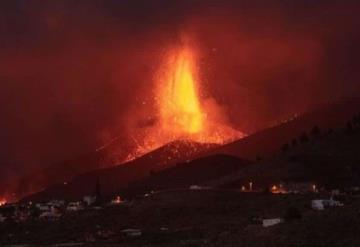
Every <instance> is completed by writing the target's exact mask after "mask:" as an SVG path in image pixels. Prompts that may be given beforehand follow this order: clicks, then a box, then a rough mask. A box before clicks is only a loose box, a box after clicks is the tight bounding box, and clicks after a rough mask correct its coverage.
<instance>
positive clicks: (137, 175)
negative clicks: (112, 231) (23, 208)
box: [24, 141, 214, 200]
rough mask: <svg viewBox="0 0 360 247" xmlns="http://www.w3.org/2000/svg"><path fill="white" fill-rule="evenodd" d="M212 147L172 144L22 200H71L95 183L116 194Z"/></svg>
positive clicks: (89, 192) (92, 188)
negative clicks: (133, 183) (98, 181)
mask: <svg viewBox="0 0 360 247" xmlns="http://www.w3.org/2000/svg"><path fill="white" fill-rule="evenodd" d="M210 148H214V144H200V143H196V142H189V141H176V142H172V143H169V144H167V145H165V146H163V147H161V148H159V149H156V150H154V151H153V152H150V153H148V154H146V155H144V156H142V157H140V158H138V159H135V160H132V161H130V162H127V163H124V164H121V165H118V166H115V167H111V168H104V169H98V170H94V171H90V172H87V173H84V174H81V175H78V176H76V177H74V178H73V179H72V180H70V181H67V182H66V183H63V182H62V183H58V184H55V185H53V186H50V187H48V188H46V189H45V190H43V191H41V192H39V193H35V194H33V195H30V196H29V197H26V198H25V199H24V200H45V199H49V198H66V199H75V198H80V197H82V196H83V195H89V194H93V193H94V190H95V184H96V182H97V180H98V179H99V180H100V184H101V189H102V191H103V192H104V194H105V195H109V194H110V195H111V194H113V193H116V192H118V191H119V190H120V189H121V188H124V187H125V186H127V185H129V184H130V183H132V182H134V181H137V180H140V179H143V178H145V177H147V176H149V175H150V174H151V173H154V172H158V171H160V170H163V169H165V168H168V167H171V166H173V165H175V164H176V163H179V162H185V161H189V160H190V159H192V158H193V157H194V156H195V155H198V154H199V153H201V152H204V151H205V150H208V149H210Z"/></svg>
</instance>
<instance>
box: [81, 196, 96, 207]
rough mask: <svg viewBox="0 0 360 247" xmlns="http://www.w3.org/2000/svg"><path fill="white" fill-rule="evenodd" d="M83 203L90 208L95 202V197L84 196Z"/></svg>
mask: <svg viewBox="0 0 360 247" xmlns="http://www.w3.org/2000/svg"><path fill="white" fill-rule="evenodd" d="M83 201H84V202H85V203H86V205H87V206H91V205H92V204H94V203H95V202H96V196H84V198H83Z"/></svg>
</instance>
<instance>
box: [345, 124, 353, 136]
mask: <svg viewBox="0 0 360 247" xmlns="http://www.w3.org/2000/svg"><path fill="white" fill-rule="evenodd" d="M346 131H347V132H348V133H350V132H352V131H353V124H352V123H351V122H347V124H346Z"/></svg>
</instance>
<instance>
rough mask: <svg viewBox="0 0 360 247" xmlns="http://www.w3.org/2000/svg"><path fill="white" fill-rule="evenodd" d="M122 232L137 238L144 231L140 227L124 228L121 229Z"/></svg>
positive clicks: (126, 235)
mask: <svg viewBox="0 0 360 247" xmlns="http://www.w3.org/2000/svg"><path fill="white" fill-rule="evenodd" d="M121 234H122V235H123V236H124V237H127V238H136V237H140V236H141V234H142V232H141V230H140V229H124V230H122V231H121Z"/></svg>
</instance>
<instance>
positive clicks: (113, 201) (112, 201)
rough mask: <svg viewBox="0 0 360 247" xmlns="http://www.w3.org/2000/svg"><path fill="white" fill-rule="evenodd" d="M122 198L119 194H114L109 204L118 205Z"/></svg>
mask: <svg viewBox="0 0 360 247" xmlns="http://www.w3.org/2000/svg"><path fill="white" fill-rule="evenodd" d="M122 202H123V200H122V199H121V197H120V196H116V197H115V198H114V199H113V200H111V202H110V204H111V205H118V204H120V203H122Z"/></svg>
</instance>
